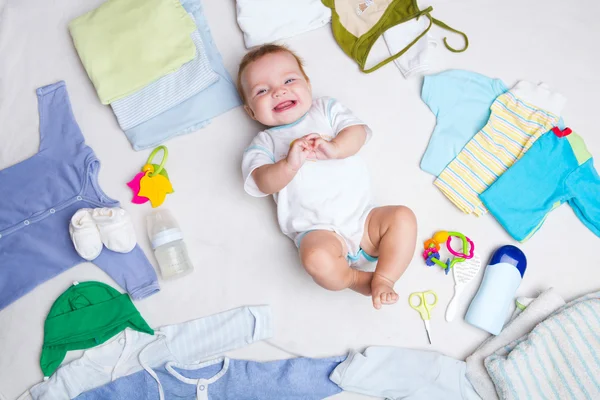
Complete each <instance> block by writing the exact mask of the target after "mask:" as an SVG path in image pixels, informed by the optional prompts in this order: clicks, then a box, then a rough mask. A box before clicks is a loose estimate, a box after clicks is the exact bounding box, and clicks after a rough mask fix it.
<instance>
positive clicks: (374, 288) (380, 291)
mask: <svg viewBox="0 0 600 400" xmlns="http://www.w3.org/2000/svg"><path fill="white" fill-rule="evenodd" d="M371 298H372V300H373V307H375V309H377V310H379V309H380V308H381V305H382V304H384V305H385V304H394V303H395V302H397V301H398V294H397V293H396V292H395V291H394V282H393V281H391V280H389V279H388V278H386V277H384V276H382V275H380V274H378V273H375V274H373V280H372V281H371Z"/></svg>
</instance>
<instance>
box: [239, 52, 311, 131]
mask: <svg viewBox="0 0 600 400" xmlns="http://www.w3.org/2000/svg"><path fill="white" fill-rule="evenodd" d="M242 90H243V91H244V95H245V96H246V102H247V104H246V106H245V107H244V108H245V109H246V111H247V112H248V114H249V115H250V117H252V118H253V119H255V120H257V121H258V122H260V123H262V124H263V125H267V126H277V125H285V124H290V123H292V122H294V121H297V120H298V119H299V118H300V117H302V116H303V115H304V114H306V113H307V112H308V110H309V109H310V107H311V105H312V91H311V87H310V84H309V83H308V81H307V80H306V78H305V77H304V75H303V74H302V71H301V70H300V66H299V65H298V62H297V61H296V59H295V58H294V56H293V55H291V54H290V53H288V52H284V51H280V52H277V53H273V54H267V55H265V56H264V57H262V58H260V59H258V60H256V61H254V62H253V63H251V64H250V65H248V66H247V67H246V69H245V70H244V71H243V73H242Z"/></svg>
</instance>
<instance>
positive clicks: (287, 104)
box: [273, 100, 296, 112]
mask: <svg viewBox="0 0 600 400" xmlns="http://www.w3.org/2000/svg"><path fill="white" fill-rule="evenodd" d="M295 106H296V100H286V101H283V102H281V103H279V104H277V105H276V106H275V107H274V108H273V111H275V112H283V111H287V110H289V109H290V108H292V107H295Z"/></svg>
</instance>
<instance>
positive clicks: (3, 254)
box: [0, 82, 159, 310]
mask: <svg viewBox="0 0 600 400" xmlns="http://www.w3.org/2000/svg"><path fill="white" fill-rule="evenodd" d="M37 95H38V107H39V114H40V116H39V118H40V149H39V151H38V152H37V154H35V155H34V156H32V157H31V158H28V159H26V160H25V161H22V162H20V163H18V164H15V165H13V166H11V167H8V168H6V169H3V170H0V188H2V195H1V196H0V310H2V309H3V308H5V307H6V306H8V305H9V304H11V303H12V302H13V301H15V300H17V299H18V298H20V297H21V296H23V295H25V294H27V293H28V292H29V291H31V290H32V289H33V288H35V287H36V286H37V285H39V284H41V283H43V282H45V281H47V280H49V279H50V278H52V277H54V276H56V275H58V274H60V273H61V272H63V271H65V270H67V269H69V268H71V267H73V266H75V265H77V264H80V263H82V262H86V261H85V260H84V259H82V258H81V257H80V256H79V255H78V254H77V252H76V251H75V248H74V246H73V243H72V242H71V238H70V236H69V222H70V219H71V217H72V216H73V214H74V213H75V212H76V211H77V210H79V209H80V208H96V207H116V206H118V205H119V203H118V202H117V201H116V200H112V199H111V198H109V197H108V196H107V195H106V194H105V193H104V192H103V191H102V190H101V189H100V186H99V185H98V180H97V177H98V170H99V168H100V161H99V160H98V158H96V155H95V154H94V151H93V150H92V149H91V148H90V147H89V146H87V145H86V144H85V142H84V138H83V135H82V133H81V131H80V129H79V126H78V125H77V122H76V121H75V117H74V116H73V113H72V111H71V104H70V102H69V97H68V94H67V89H66V87H65V83H64V82H58V83H55V84H52V85H48V86H45V87H42V88H39V89H38V90H37ZM94 263H95V264H96V265H97V266H98V267H100V268H101V269H102V270H103V271H105V272H106V273H107V274H108V275H110V277H111V278H113V279H114V280H115V281H116V282H117V283H118V284H119V285H121V286H122V287H123V288H124V289H125V290H127V292H129V294H130V295H131V297H132V298H133V299H141V298H144V297H147V296H149V295H151V294H153V293H156V292H157V291H158V290H159V286H158V280H157V277H156V272H155V271H154V268H153V267H152V265H151V264H150V263H149V261H148V259H147V258H146V256H145V255H144V253H143V251H142V250H141V249H140V248H139V246H136V247H135V248H134V249H133V251H132V252H130V253H127V254H122V253H115V252H112V251H110V250H108V249H106V248H105V249H103V250H102V253H101V254H100V256H99V257H98V258H96V259H95V260H94Z"/></svg>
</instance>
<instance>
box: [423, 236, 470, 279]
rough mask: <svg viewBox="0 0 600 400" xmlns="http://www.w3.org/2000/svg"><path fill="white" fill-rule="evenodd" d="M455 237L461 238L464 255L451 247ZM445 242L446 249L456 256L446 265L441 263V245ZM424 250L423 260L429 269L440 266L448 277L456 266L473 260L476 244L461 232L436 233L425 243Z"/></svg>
mask: <svg viewBox="0 0 600 400" xmlns="http://www.w3.org/2000/svg"><path fill="white" fill-rule="evenodd" d="M453 237H456V238H459V239H460V240H461V241H462V253H459V252H457V251H454V249H452V247H451V246H450V242H451V241H452V238H453ZM444 242H445V243H446V247H447V248H448V251H449V252H450V254H452V255H453V256H454V258H453V259H452V260H450V259H447V260H446V262H445V263H444V262H442V261H440V248H441V244H442V243H444ZM424 248H425V250H424V251H423V259H424V260H425V264H427V266H429V267H431V266H433V265H438V266H439V267H440V268H442V269H443V270H444V271H445V272H446V275H448V272H449V271H450V269H451V268H452V267H453V266H454V264H456V263H459V262H463V261H465V260H470V259H471V258H473V252H474V251H475V244H474V243H473V242H472V241H471V240H470V239H469V238H468V237H466V236H465V235H463V234H462V233H460V232H446V231H439V232H436V234H435V235H433V237H432V238H431V239H428V240H426V241H425V244H424Z"/></svg>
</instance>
